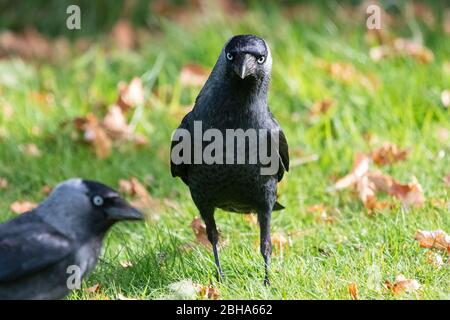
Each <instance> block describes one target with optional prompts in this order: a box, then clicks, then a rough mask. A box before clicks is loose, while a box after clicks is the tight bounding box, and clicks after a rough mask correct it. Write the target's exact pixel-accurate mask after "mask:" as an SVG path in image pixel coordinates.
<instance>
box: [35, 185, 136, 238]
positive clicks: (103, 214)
mask: <svg viewBox="0 0 450 320" xmlns="http://www.w3.org/2000/svg"><path fill="white" fill-rule="evenodd" d="M36 213H37V214H38V215H40V216H41V217H42V218H43V219H44V220H45V221H46V222H47V223H49V224H51V225H53V226H55V227H56V228H58V229H59V230H61V231H63V232H66V233H71V234H74V235H79V234H85V233H88V232H94V233H102V232H105V231H106V230H107V229H108V228H109V227H110V226H112V225H113V224H114V223H115V222H118V221H123V220H141V219H143V215H142V213H141V212H139V211H138V210H137V209H135V208H133V207H132V206H131V205H130V204H128V203H127V202H126V201H125V200H124V199H123V198H121V197H120V195H119V194H118V193H117V192H116V191H114V190H113V189H111V188H109V187H108V186H106V185H104V184H101V183H99V182H95V181H89V180H82V179H70V180H67V181H65V182H63V183H61V184H59V185H58V186H57V187H56V188H55V189H54V190H53V191H52V193H51V194H50V196H49V197H48V198H47V199H46V200H45V201H44V202H43V203H42V204H41V205H39V207H38V208H37V209H36Z"/></svg>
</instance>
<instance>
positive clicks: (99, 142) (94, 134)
mask: <svg viewBox="0 0 450 320" xmlns="http://www.w3.org/2000/svg"><path fill="white" fill-rule="evenodd" d="M83 129H84V140H85V141H87V142H89V143H90V144H91V146H92V148H93V149H94V152H95V154H96V155H97V157H98V158H99V159H104V158H107V157H108V156H109V155H110V154H111V148H112V141H111V139H110V138H109V136H108V134H107V133H106V131H105V129H104V128H103V127H102V126H101V123H100V122H99V120H98V119H97V117H95V116H94V115H93V114H91V113H90V114H88V115H87V116H86V117H85V123H84V126H83Z"/></svg>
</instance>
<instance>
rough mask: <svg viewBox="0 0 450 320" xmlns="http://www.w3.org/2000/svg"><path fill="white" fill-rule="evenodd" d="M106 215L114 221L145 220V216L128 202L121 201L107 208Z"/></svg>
mask: <svg viewBox="0 0 450 320" xmlns="http://www.w3.org/2000/svg"><path fill="white" fill-rule="evenodd" d="M105 211H106V213H107V214H108V216H109V218H110V219H112V220H116V221H119V220H143V219H144V215H143V214H142V213H141V212H140V211H139V210H137V209H136V208H133V207H132V206H130V205H129V204H128V203H127V202H126V201H124V200H122V199H120V200H116V201H115V204H114V206H111V207H109V208H107V209H106V210H105Z"/></svg>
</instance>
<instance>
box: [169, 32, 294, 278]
mask: <svg viewBox="0 0 450 320" xmlns="http://www.w3.org/2000/svg"><path fill="white" fill-rule="evenodd" d="M271 70H272V56H271V54H270V50H269V47H268V45H267V43H266V42H265V41H264V40H263V39H261V38H259V37H256V36H253V35H239V36H235V37H233V38H231V39H230V40H229V41H228V42H227V43H226V44H225V46H224V48H223V49H222V52H221V53H220V56H219V58H218V60H217V63H216V65H215V66H214V69H213V70H212V72H211V75H210V76H209V78H208V80H207V82H206V83H205V85H204V87H203V88H202V90H201V91H200V94H199V95H198V97H197V100H196V103H195V106H194V108H193V110H192V111H191V112H189V113H188V114H187V115H186V116H185V117H184V119H183V121H182V122H181V125H180V127H179V129H185V130H188V131H189V132H190V134H191V136H193V135H194V133H193V127H194V121H201V123H202V127H203V128H208V129H209V128H214V129H218V130H220V132H221V133H222V136H225V130H226V129H243V130H244V131H246V130H247V129H266V130H271V131H272V132H274V131H276V132H278V134H279V141H278V142H279V143H278V150H277V153H278V157H279V158H278V159H279V164H280V165H279V170H278V172H276V173H275V174H273V175H261V171H260V169H261V167H262V166H263V165H262V164H261V163H260V162H258V163H257V164H237V165H234V164H231V165H230V164H217V163H215V164H209V165H208V164H204V163H203V164H186V163H181V164H179V163H174V162H173V161H172V160H171V171H172V175H173V176H174V177H180V178H181V179H182V180H183V182H184V183H186V184H187V185H188V186H189V189H190V192H191V196H192V199H193V201H194V203H195V205H196V206H197V208H198V210H199V211H200V215H201V216H202V218H203V220H204V222H205V224H206V230H207V234H208V239H209V241H210V242H211V243H212V245H213V252H214V258H215V263H216V266H217V269H218V271H219V275H220V276H222V275H223V272H222V269H221V266H220V262H219V255H218V252H217V242H218V232H217V229H216V223H215V220H214V211H215V209H216V208H221V209H224V210H228V211H234V212H242V213H249V212H256V213H257V215H258V221H259V225H260V232H261V237H260V240H261V243H260V249H261V253H262V255H263V257H264V262H265V271H266V276H265V283H266V284H268V283H269V278H268V268H269V260H270V254H271V251H272V246H271V240H270V220H271V214H272V210H278V209H282V208H283V207H282V206H281V205H280V204H278V203H277V202H276V197H277V195H276V193H277V182H278V181H280V180H281V179H282V177H283V174H284V172H285V171H288V169H289V154H288V145H287V141H286V138H285V136H284V134H283V131H282V130H281V128H280V126H279V125H278V122H277V121H276V120H275V118H274V117H273V115H272V113H271V112H270V110H269V106H268V88H269V82H270V77H271ZM191 140H192V139H191ZM175 145H176V143H175V141H172V149H173V148H174V146H175ZM204 147H205V146H203V148H204ZM226 152H229V150H226ZM234 154H236V152H234ZM224 157H225V155H224ZM191 163H192V162H191ZM223 163H225V161H224V162H223Z"/></svg>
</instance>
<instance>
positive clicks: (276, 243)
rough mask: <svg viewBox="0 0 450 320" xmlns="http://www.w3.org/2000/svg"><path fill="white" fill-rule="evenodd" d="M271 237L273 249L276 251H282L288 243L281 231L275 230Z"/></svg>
mask: <svg viewBox="0 0 450 320" xmlns="http://www.w3.org/2000/svg"><path fill="white" fill-rule="evenodd" d="M271 239H272V246H273V248H274V250H276V251H278V252H282V250H283V249H284V248H285V247H287V246H288V245H289V241H288V239H287V238H286V236H285V235H284V234H283V233H279V232H275V233H274V234H273V235H272V237H271Z"/></svg>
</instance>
